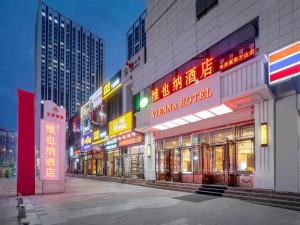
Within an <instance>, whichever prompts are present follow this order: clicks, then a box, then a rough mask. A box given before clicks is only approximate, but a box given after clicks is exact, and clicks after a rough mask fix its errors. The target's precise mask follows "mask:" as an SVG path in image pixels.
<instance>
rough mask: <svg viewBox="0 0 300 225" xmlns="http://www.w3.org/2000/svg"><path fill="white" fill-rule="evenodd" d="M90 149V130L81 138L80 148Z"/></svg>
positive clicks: (83, 149)
mask: <svg viewBox="0 0 300 225" xmlns="http://www.w3.org/2000/svg"><path fill="white" fill-rule="evenodd" d="M91 149H92V132H89V133H87V134H85V135H83V136H82V138H81V150H82V151H88V150H91Z"/></svg>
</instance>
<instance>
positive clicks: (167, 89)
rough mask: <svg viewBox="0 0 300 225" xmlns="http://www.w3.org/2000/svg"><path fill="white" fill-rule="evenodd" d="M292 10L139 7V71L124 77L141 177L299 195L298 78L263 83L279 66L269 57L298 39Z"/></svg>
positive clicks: (298, 7) (172, 4) (290, 5)
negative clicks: (142, 12) (139, 138)
mask: <svg viewBox="0 0 300 225" xmlns="http://www.w3.org/2000/svg"><path fill="white" fill-rule="evenodd" d="M299 11H300V4H299V3H298V2H297V1H279V0H278V1H267V0H265V1H255V0H254V1H241V0H240V1H221V0H210V1H203V0H195V1H176V0H171V1H163V0H161V1H154V0H148V1H147V16H146V18H145V30H146V35H147V54H146V60H145V64H144V65H142V66H139V67H137V68H135V70H133V71H130V73H128V75H127V76H128V77H130V79H127V82H128V83H130V84H129V85H130V86H131V90H132V93H133V105H134V106H138V107H135V108H134V110H135V111H136V112H135V120H136V128H135V130H136V131H138V132H142V133H144V135H145V139H144V147H145V148H146V149H147V154H144V169H145V178H146V179H149V180H171V181H174V182H176V181H181V182H194V183H209V184H222V185H228V186H240V187H254V188H264V189H273V190H278V191H293V192H299V191H300V171H299V165H300V158H299V145H298V143H299V141H298V139H299V136H298V130H299V106H298V98H299V94H298V93H299V90H300V89H299V78H297V77H296V76H297V74H299V73H297V71H296V72H294V74H293V75H292V77H293V78H288V79H283V78H282V76H284V75H282V73H280V76H281V78H282V79H281V78H280V79H278V78H277V79H278V80H279V81H278V82H271V81H272V79H275V78H274V76H273V78H271V76H272V74H273V73H276V72H278V71H279V72H280V71H281V69H282V68H286V67H284V66H286V65H287V64H286V62H285V61H284V63H283V64H280V65H279V64H278V65H275V66H273V67H272V65H273V64H276V63H277V62H278V61H280V60H282V56H281V58H280V57H279V56H278V57H277V56H276V57H277V58H276V57H275V58H276V59H273V60H272V57H271V59H269V62H268V58H267V56H269V55H270V54H272V53H273V52H274V51H275V53H274V54H277V52H276V51H277V50H279V49H281V48H283V47H285V46H289V45H290V44H293V43H295V42H297V41H298V40H299V39H300V27H299V24H298V22H297V19H298V18H299V16H300V13H299ZM296 45H297V44H296ZM295 48H296V49H297V48H298V47H295ZM284 51H285V50H284ZM294 53H295V52H294ZM296 53H297V51H296ZM296 53H295V54H296ZM280 54H281V53H280ZM280 54H279V55H280ZM283 55H284V54H283ZM285 57H287V56H286V55H285ZM273 58H274V57H273ZM283 59H285V58H284V57H283ZM298 62H299V61H297V63H298ZM294 63H295V62H294ZM293 65H294V64H293ZM269 66H270V68H269V70H268V67H269ZM294 69H295V70H297V68H294ZM274 71H275V72H274ZM269 76H270V78H269ZM276 76H279V75H278V74H277V75H276ZM276 76H275V77H276ZM269 79H270V81H269ZM129 80H131V81H129ZM129 98H131V97H129ZM123 101H125V102H126V101H127V100H126V99H125V100H124V99H123ZM136 101H139V102H140V104H138V103H137V102H136ZM287 133H288V134H289V135H286V134H287Z"/></svg>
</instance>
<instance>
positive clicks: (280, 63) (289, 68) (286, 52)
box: [268, 42, 300, 85]
mask: <svg viewBox="0 0 300 225" xmlns="http://www.w3.org/2000/svg"><path fill="white" fill-rule="evenodd" d="M268 59H269V83H270V85H274V84H277V83H280V82H283V81H285V80H289V79H291V78H293V77H296V76H299V75H300V42H296V43H294V44H292V45H289V46H287V47H284V48H282V49H280V50H277V51H275V52H272V53H271V54H269V57H268Z"/></svg>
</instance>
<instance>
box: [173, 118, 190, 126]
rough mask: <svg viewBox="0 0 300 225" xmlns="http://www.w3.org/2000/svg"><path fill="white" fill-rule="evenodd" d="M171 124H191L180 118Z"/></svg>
mask: <svg viewBox="0 0 300 225" xmlns="http://www.w3.org/2000/svg"><path fill="white" fill-rule="evenodd" d="M171 123H175V124H178V125H184V124H187V123H189V122H188V121H186V120H183V119H180V118H179V119H176V120H172V121H171Z"/></svg>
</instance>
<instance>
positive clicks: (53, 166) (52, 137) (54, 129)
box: [40, 119, 60, 180]
mask: <svg viewBox="0 0 300 225" xmlns="http://www.w3.org/2000/svg"><path fill="white" fill-rule="evenodd" d="M40 132H41V136H40V138H41V179H42V180H58V179H59V148H60V141H59V139H60V137H59V135H60V133H59V124H58V123H54V122H50V121H46V120H43V119H42V120H41V131H40Z"/></svg>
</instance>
